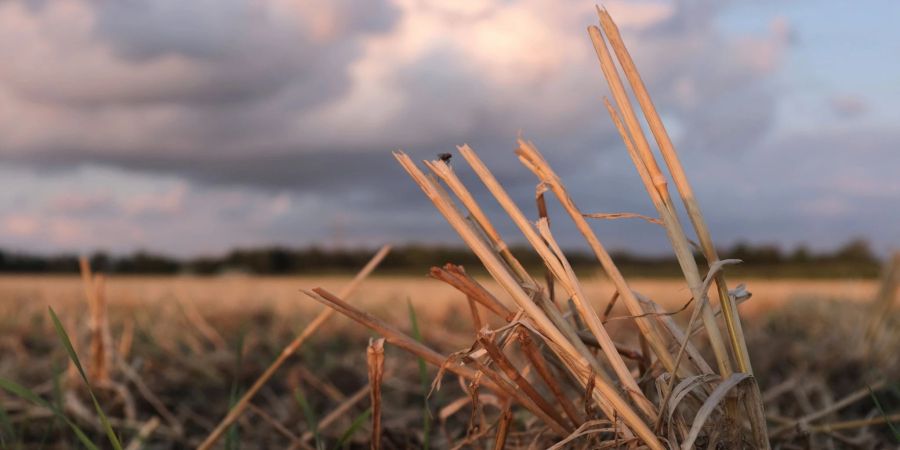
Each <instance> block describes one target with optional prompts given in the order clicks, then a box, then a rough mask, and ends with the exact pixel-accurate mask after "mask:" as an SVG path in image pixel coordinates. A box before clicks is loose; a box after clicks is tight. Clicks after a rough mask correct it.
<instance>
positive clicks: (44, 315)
mask: <svg viewBox="0 0 900 450" xmlns="http://www.w3.org/2000/svg"><path fill="white" fill-rule="evenodd" d="M349 280H350V277H345V276H323V277H253V276H240V275H235V276H223V277H213V278H200V277H188V276H184V277H113V278H111V279H108V280H106V281H105V287H104V291H105V293H106V301H107V304H108V307H109V316H110V319H109V320H110V329H111V333H110V334H111V338H112V339H111V340H112V342H113V345H114V347H115V348H116V353H117V356H116V360H117V361H118V362H117V363H116V366H115V367H114V368H113V369H112V372H111V373H112V374H111V379H112V383H111V384H110V386H95V391H97V392H98V396H99V397H100V398H101V403H103V404H104V408H105V409H106V410H107V412H108V413H109V414H110V416H111V417H113V418H114V419H113V420H114V423H113V425H114V428H116V429H117V430H119V433H121V434H122V436H123V437H124V438H125V441H128V440H129V439H130V438H133V437H135V436H137V435H139V434H140V433H139V431H138V430H139V429H140V428H142V427H143V428H145V429H148V428H152V430H151V431H150V432H148V433H146V438H145V439H144V440H142V441H140V442H143V443H144V444H146V447H145V448H186V447H193V446H196V445H198V444H199V443H200V442H201V441H202V440H203V438H204V437H206V436H207V435H208V434H209V433H210V432H211V430H213V429H214V427H215V425H216V423H218V422H219V420H220V419H221V418H222V417H223V416H224V415H225V414H226V413H227V412H228V409H229V405H231V404H233V403H234V401H235V399H236V398H238V397H239V396H240V394H241V393H242V392H244V391H245V390H246V389H247V388H248V387H249V386H250V385H251V384H252V383H253V382H254V381H255V380H256V379H257V378H258V377H259V375H260V374H261V373H262V372H263V371H264V370H265V368H266V367H267V366H268V365H269V363H271V361H272V360H273V359H274V358H275V357H276V356H277V355H278V354H279V353H280V352H281V349H282V348H283V347H284V346H285V345H286V344H287V343H288V342H290V341H291V339H292V338H293V336H295V335H296V334H297V333H298V332H300V331H301V330H302V329H303V328H304V326H305V325H306V324H308V323H309V322H310V320H311V319H312V318H313V317H314V316H315V314H316V313H318V312H319V311H321V309H322V307H321V306H320V305H318V304H316V303H315V302H313V301H312V300H311V299H309V298H308V297H306V296H304V295H303V294H302V293H301V292H300V289H310V288H314V287H319V286H321V287H324V288H326V289H328V290H331V291H338V290H339V289H340V287H341V286H342V285H344V284H346V283H347V282H348V281H349ZM480 281H482V282H483V283H484V284H485V286H486V287H487V288H488V289H489V290H491V291H493V292H494V293H495V294H498V295H497V296H498V298H500V299H504V298H505V297H504V296H503V295H499V294H500V293H501V292H500V290H499V289H498V288H497V286H496V285H495V284H494V283H493V281H492V280H490V279H480ZM734 282H735V284H737V282H743V283H746V285H747V287H748V290H749V291H750V292H752V293H753V297H752V298H751V299H750V300H749V301H747V302H746V303H744V304H743V305H742V306H741V311H742V314H743V316H744V317H745V323H746V327H747V329H748V331H749V336H750V337H749V341H750V345H751V350H750V351H751V353H752V357H753V361H754V365H755V366H756V369H757V375H758V378H759V379H760V381H761V385H762V389H763V394H764V396H766V399H767V402H768V407H767V414H768V415H769V416H770V426H771V427H773V428H777V425H778V423H779V422H778V421H781V422H783V423H782V426H783V427H784V425H789V424H790V418H795V417H800V416H803V415H805V414H809V413H811V412H815V411H817V410H820V409H821V408H823V407H827V406H828V405H833V404H834V402H835V401H837V400H839V399H841V398H843V397H844V396H846V395H850V394H853V393H854V392H857V391H859V390H860V389H865V387H866V386H867V385H874V384H878V383H882V384H884V383H887V384H888V385H890V383H891V382H892V381H893V382H895V381H896V380H897V379H898V377H897V374H898V372H897V361H896V359H897V358H896V357H890V356H885V355H884V354H882V355H881V356H878V355H876V356H874V357H873V356H872V355H867V354H865V352H861V351H857V350H856V349H857V348H861V345H857V343H856V341H858V340H859V339H861V337H860V336H858V334H857V331H858V330H859V329H860V328H861V327H862V324H863V322H864V321H865V320H866V312H867V309H866V305H867V303H868V302H869V301H870V300H871V299H872V297H873V296H874V294H875V291H876V289H877V282H876V281H871V280H765V279H751V280H735V281H734ZM631 286H632V287H633V289H635V290H636V291H638V292H640V293H642V294H644V295H647V296H649V297H651V298H653V299H655V300H656V301H657V302H659V303H660V304H661V305H663V306H664V307H665V308H666V309H667V310H669V311H675V310H678V309H679V308H680V307H681V306H682V305H683V304H684V303H685V302H686V301H688V300H689V298H690V294H689V291H688V289H687V287H686V286H685V285H684V282H683V281H681V280H675V279H672V280H663V279H634V280H632V281H631ZM585 288H586V294H587V296H588V297H589V298H590V299H592V300H593V301H594V302H595V304H596V306H597V308H598V310H602V309H603V308H604V307H605V305H606V302H607V301H608V300H609V299H610V297H611V296H612V293H613V286H612V285H611V284H610V283H609V282H608V281H606V280H604V279H601V278H597V277H593V278H585ZM407 300H409V301H410V302H411V303H412V305H413V307H414V309H415V312H416V315H417V317H418V319H417V322H418V324H419V327H420V329H421V334H422V336H423V339H424V341H425V342H426V343H428V344H429V345H431V346H432V347H433V348H435V349H437V350H438V351H440V352H442V353H443V354H450V353H451V352H454V351H458V350H463V349H465V348H467V347H468V346H469V345H470V344H471V341H472V338H473V331H474V330H472V329H471V324H470V321H469V319H468V314H469V311H468V305H467V303H466V302H465V299H464V298H463V297H462V296H461V294H459V293H458V292H456V291H454V290H453V289H452V288H450V287H448V286H446V285H444V284H442V283H440V282H438V281H436V280H432V279H429V278H427V277H425V276H424V275H423V276H421V277H414V276H405V277H391V276H373V277H370V278H369V279H367V280H365V281H364V283H363V284H362V285H361V286H360V288H359V290H358V291H357V293H356V294H355V295H353V296H352V297H350V301H351V303H353V304H355V305H358V306H360V307H361V309H364V310H366V311H369V312H372V313H373V314H375V315H376V316H378V317H380V318H382V319H384V320H385V321H386V322H388V323H391V324H394V325H396V326H397V327H398V328H399V329H401V330H403V331H405V332H410V329H411V326H410V325H411V323H410V317H409V312H408V308H407ZM48 307H52V308H53V309H54V310H55V311H56V313H57V314H58V316H59V317H60V319H61V321H62V323H63V325H64V326H65V328H66V329H67V330H68V332H69V334H70V335H71V336H72V337H73V341H74V344H75V348H76V351H78V353H79V354H80V355H82V359H87V353H88V350H87V347H88V345H89V344H88V342H89V337H88V326H89V313H88V304H87V301H86V299H85V292H84V289H83V286H82V282H81V280H80V279H79V278H77V277H56V276H7V277H2V278H0V313H2V315H0V317H2V322H0V356H2V358H0V377H3V378H6V379H10V380H13V381H15V382H18V383H20V384H22V385H24V386H26V387H28V388H30V389H33V390H34V392H35V393H37V394H38V395H41V396H43V397H44V398H47V399H50V401H52V402H56V403H57V404H58V405H59V406H60V409H61V410H64V411H66V412H67V414H68V415H70V416H72V417H73V418H74V421H75V423H77V424H80V425H81V426H82V427H83V428H84V429H85V430H87V432H88V433H89V434H90V435H91V436H93V437H94V438H95V442H102V438H101V436H102V434H101V433H102V430H101V428H100V427H99V423H98V422H97V420H96V417H95V416H93V415H92V411H91V409H90V408H89V407H88V405H90V403H89V397H87V395H86V391H85V390H84V389H83V386H82V385H81V381H80V380H79V379H78V378H77V377H76V376H75V375H76V373H75V372H74V371H73V370H72V369H71V367H70V366H69V367H70V368H69V369H67V368H66V367H67V364H68V361H67V358H66V355H65V352H64V351H63V346H62V344H61V343H60V341H59V339H58V338H57V336H56V335H55V333H54V330H53V326H52V323H51V321H50V320H49V314H48V311H47V308H48ZM689 311H690V310H689V309H688V311H687V312H682V313H680V314H679V315H678V316H676V320H679V321H680V322H682V323H683V322H684V321H686V318H687V317H688V314H689ZM622 314H623V312H622V311H621V310H620V308H619V307H618V305H617V307H616V308H615V309H614V310H613V313H612V317H615V316H616V315H622ZM609 325H610V330H611V333H612V334H613V335H615V334H616V333H617V332H616V330H621V327H623V326H624V327H627V326H630V325H629V321H628V320H620V321H615V320H611V321H610V322H609ZM623 331H626V330H623ZM623 334H624V333H623ZM372 336H374V335H373V334H372V333H370V332H368V331H367V330H365V329H364V328H362V327H359V326H358V325H356V324H354V323H352V322H351V321H350V320H348V319H346V318H344V317H342V316H339V315H335V316H334V317H332V318H331V319H330V321H329V322H328V323H327V324H326V325H325V326H324V327H323V328H321V329H320V330H319V331H318V333H317V334H316V335H315V336H314V337H313V338H312V339H311V340H310V341H309V342H307V343H306V344H305V345H304V346H303V348H301V349H300V351H299V352H298V353H297V355H296V356H292V357H291V358H290V359H289V360H288V362H287V363H286V364H285V366H284V367H282V368H281V369H280V370H279V371H278V373H276V374H275V376H274V377H273V378H272V380H271V381H270V382H268V383H267V384H266V385H265V387H264V388H263V389H262V390H261V391H260V393H259V394H258V395H257V396H255V398H254V400H253V402H252V403H253V406H251V407H250V408H249V411H248V412H247V413H245V414H244V415H243V416H242V417H241V419H240V420H239V421H238V422H237V426H235V427H234V428H232V429H231V430H230V431H229V433H228V434H227V435H226V436H225V437H224V438H223V439H222V441H221V442H220V447H221V446H222V445H224V447H221V448H283V447H290V446H293V447H294V448H315V441H316V440H317V439H318V440H319V441H320V442H321V443H322V444H323V445H326V444H327V445H328V447H329V448H330V446H331V445H334V443H335V442H338V441H340V440H341V436H342V435H344V434H345V433H346V432H347V430H350V429H351V427H352V422H353V420H354V419H356V418H359V417H364V416H362V414H364V412H365V411H366V409H367V408H368V404H369V398H368V390H367V388H366V343H367V340H368V338H369V337H372ZM885 339H887V341H885V342H884V343H882V344H881V345H883V346H887V347H888V353H887V355H890V354H891V350H890V348H893V349H896V348H898V347H897V345H896V344H897V342H898V339H897V335H896V333H893V334H888V336H887V337H886V338H885ZM635 345H636V343H635ZM873 358H874V359H873ZM123 366H127V367H123ZM385 367H386V370H387V376H386V379H385V382H384V388H383V389H384V397H385V398H384V412H383V416H384V418H383V420H384V425H383V427H384V431H383V435H384V439H385V442H386V445H385V446H386V448H410V447H419V446H422V445H423V443H424V440H425V433H424V431H423V430H424V429H425V425H424V422H423V411H422V409H421V408H422V399H423V398H424V396H423V387H422V384H421V379H420V377H419V375H420V374H419V373H418V370H417V368H416V366H415V359H413V358H411V357H410V356H409V355H408V354H405V353H403V352H402V351H401V350H399V349H396V348H392V347H391V345H390V344H388V345H387V353H386V362H385ZM129 368H130V369H129ZM435 375H436V370H435V369H434V368H429V369H428V377H429V378H428V379H429V381H430V380H431V378H433V377H434V376H435ZM446 378H447V377H445V385H444V386H443V388H442V389H441V390H440V391H437V392H436V393H434V394H432V395H431V396H430V397H429V403H428V404H429V406H428V408H429V411H430V412H431V415H432V416H433V417H432V419H431V420H430V421H431V422H433V424H432V425H429V426H430V427H432V429H431V431H430V432H429V438H428V439H429V442H430V443H431V445H432V446H435V447H439V448H445V447H451V446H452V444H453V443H457V442H461V441H463V440H464V438H465V436H464V435H460V434H459V433H460V431H459V430H460V429H463V430H465V429H466V426H465V423H466V421H467V420H468V419H467V417H468V415H469V412H470V411H469V410H470V409H471V408H470V407H469V406H465V405H466V400H465V399H466V398H467V394H466V393H465V391H463V389H462V388H460V387H459V386H458V385H457V383H456V382H455V381H452V378H450V379H446ZM298 394H301V395H300V396H301V397H303V398H304V399H306V400H307V402H308V403H309V405H310V408H309V410H308V411H306V412H307V413H309V412H311V413H312V414H313V416H312V417H310V416H309V415H308V414H305V413H304V408H303V407H302V402H298V398H297V397H298ZM884 395H886V397H884V399H883V401H885V402H887V403H888V406H895V404H896V402H897V400H900V396H897V395H896V393H894V394H891V392H890V391H888V392H887V394H883V396H884ZM892 395H894V396H896V397H897V398H894V397H892ZM866 397H867V396H862V397H860V399H859V400H857V401H856V402H854V403H855V404H851V405H850V406H849V407H846V408H843V409H841V410H839V411H836V412H834V413H831V414H828V415H827V416H825V417H824V418H820V419H819V420H818V422H819V423H826V424H827V423H831V422H834V423H838V422H842V421H846V420H850V419H855V418H870V419H871V418H872V417H877V415H878V412H877V410H876V408H875V407H874V405H873V404H872V401H871V400H870V399H868V398H866ZM2 400H3V406H4V409H5V413H6V416H7V419H4V429H3V432H4V434H3V437H4V446H5V447H10V448H15V445H20V448H32V447H33V446H35V445H37V443H43V444H44V445H46V448H70V447H77V446H78V444H77V441H76V439H75V437H74V435H73V434H72V433H71V432H70V431H69V430H68V429H66V428H65V425H64V423H62V422H60V421H59V419H58V418H54V416H53V415H52V414H51V413H50V412H49V411H48V410H46V408H43V409H42V408H38V407H35V406H34V405H29V404H28V402H25V401H23V400H21V399H17V398H14V397H12V396H9V395H5V394H4V396H3V397H2ZM489 403H490V402H489V401H488V404H489ZM335 411H337V412H336V413H335ZM772 420H774V421H775V422H771V421H772ZM513 424H514V427H515V426H516V422H513ZM151 425H152V427H151ZM368 426H369V425H368V422H361V425H360V427H359V428H357V429H356V431H355V433H354V434H353V435H352V436H350V437H347V438H346V439H344V442H345V445H351V446H352V445H364V443H365V442H366V439H367V436H368V431H367V430H368V429H367V427H368ZM518 426H519V428H520V429H519V430H516V429H513V430H512V431H510V438H509V439H510V441H509V443H512V444H520V445H522V446H526V445H528V444H529V443H531V442H533V441H532V440H533V439H535V436H534V433H533V432H531V431H530V430H529V427H530V425H529V424H528V423H522V424H518ZM312 428H317V429H318V433H316V434H313V433H312V432H311V429H312ZM785 428H786V429H785V430H782V431H781V436H780V438H781V439H782V442H784V443H785V445H787V446H785V447H781V448H795V447H792V445H796V446H798V447H799V448H803V447H807V448H809V446H810V445H812V446H814V447H812V448H816V447H815V445H817V442H820V441H817V439H820V438H821V433H808V432H807V430H804V429H801V428H798V427H793V428H792V427H790V426H787V427H785ZM469 432H471V430H469ZM857 433H858V434H857ZM889 433H890V432H889V431H888V429H887V427H885V426H869V427H866V428H864V429H862V430H859V429H849V430H846V431H844V430H840V431H829V432H828V433H827V436H826V437H827V438H828V439H827V440H825V441H821V442H835V439H837V442H843V443H845V444H852V443H854V442H856V443H857V444H859V445H861V447H860V448H866V446H869V445H871V443H873V442H882V443H883V442H890V439H891V438H890V434H889ZM835 436H836V437H835ZM134 442H135V443H137V442H138V441H137V440H135V441H134ZM776 442H777V441H776ZM14 444H15V445H14ZM135 448H139V447H135Z"/></svg>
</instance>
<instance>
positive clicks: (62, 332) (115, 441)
mask: <svg viewBox="0 0 900 450" xmlns="http://www.w3.org/2000/svg"><path fill="white" fill-rule="evenodd" d="M47 309H49V310H50V318H51V319H53V327H54V328H56V334H57V335H58V336H59V339H60V340H61V341H62V343H63V345H64V346H65V347H66V352H68V353H69V359H71V360H72V362H73V363H75V367H76V368H77V369H78V373H79V374H81V379H82V380H84V384H85V385H86V386H87V388H88V393H89V394H90V395H91V400H92V401H93V402H94V409H96V410H97V415H98V416H99V417H100V423H102V424H103V429H104V431H106V437H107V438H108V439H109V443H110V444H111V445H112V446H113V448H114V449H115V450H122V443H121V442H119V438H118V436H116V433H115V431H113V429H112V425H110V424H109V419H108V418H107V417H106V414H104V413H103V408H101V407H100V402H98V401H97V397H96V396H94V390H93V389H91V383H90V382H89V381H88V378H87V375H85V373H84V367H82V365H81V361H80V360H79V359H78V355H77V354H75V348H74V347H72V341H71V340H69V335H68V334H67V333H66V329H65V328H63V326H62V322H60V321H59V317H56V312H54V311H53V308H51V307H47Z"/></svg>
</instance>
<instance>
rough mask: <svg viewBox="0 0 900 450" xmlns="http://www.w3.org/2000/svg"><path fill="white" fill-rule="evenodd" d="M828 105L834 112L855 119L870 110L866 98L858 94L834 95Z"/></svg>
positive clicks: (842, 116)
mask: <svg viewBox="0 0 900 450" xmlns="http://www.w3.org/2000/svg"><path fill="white" fill-rule="evenodd" d="M828 105H829V106H830V107H831V110H832V111H833V112H834V114H835V115H836V116H838V117H840V118H842V119H854V118H857V117H860V116H862V115H863V114H865V113H866V112H867V111H868V110H869V105H868V104H867V103H866V101H865V99H863V98H862V97H860V96H857V95H848V94H844V95H834V96H832V97H831V98H829V99H828Z"/></svg>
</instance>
